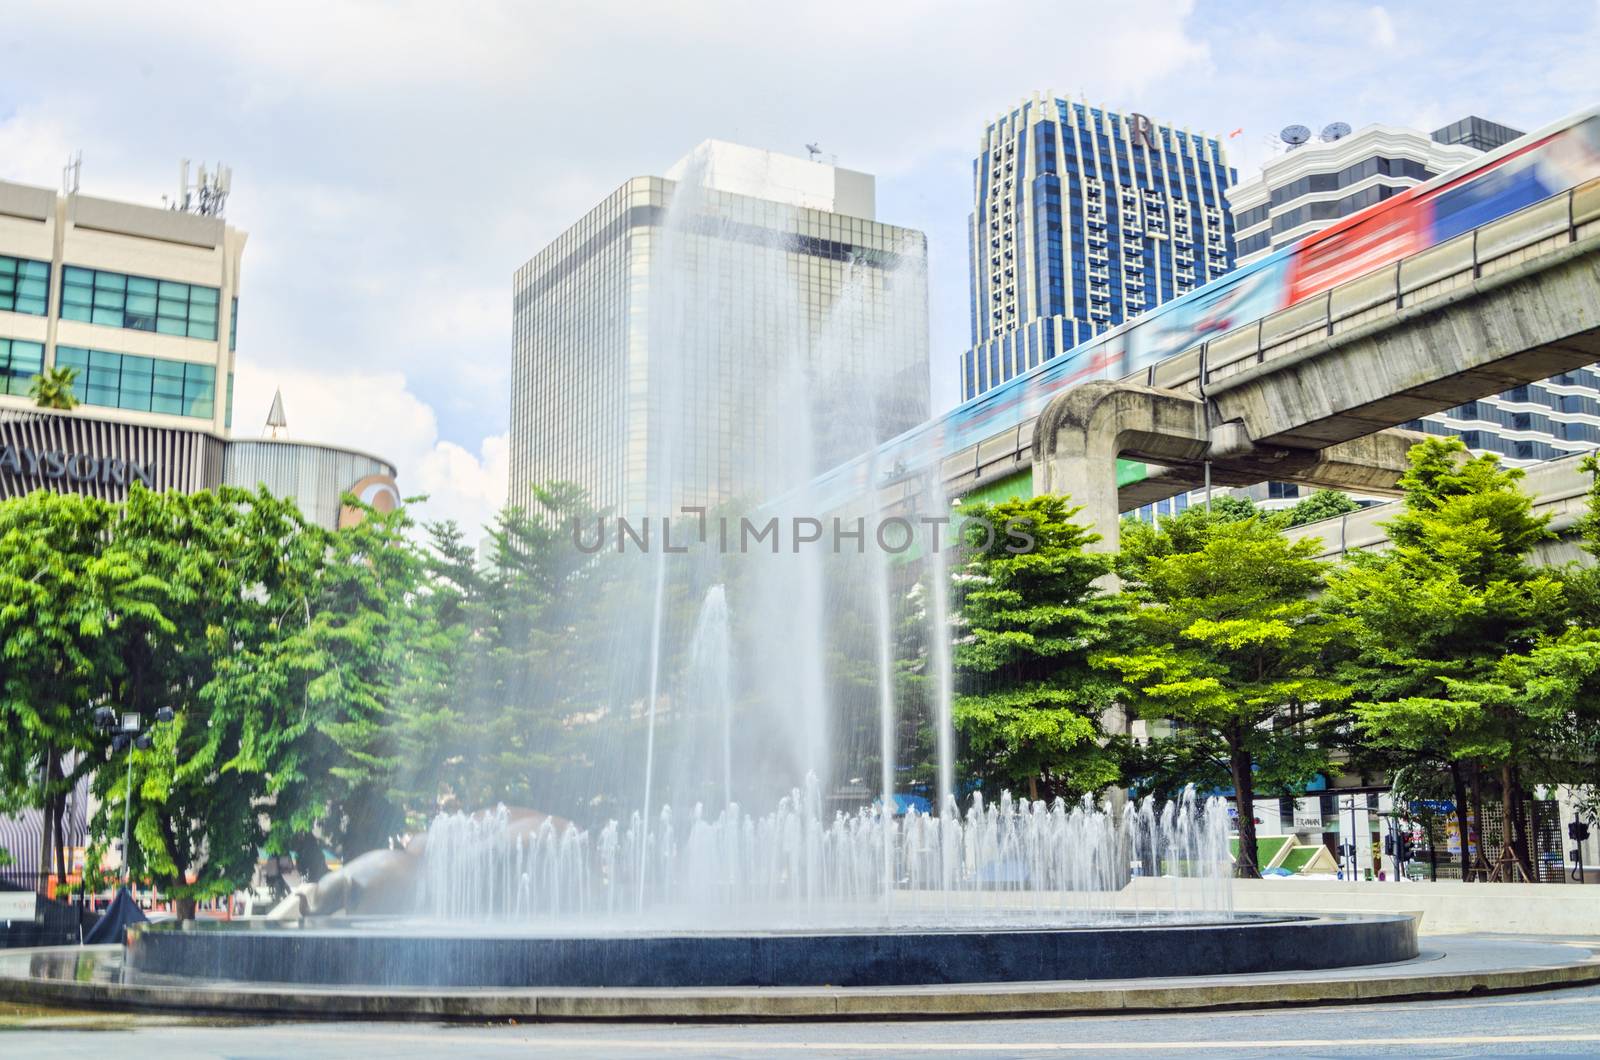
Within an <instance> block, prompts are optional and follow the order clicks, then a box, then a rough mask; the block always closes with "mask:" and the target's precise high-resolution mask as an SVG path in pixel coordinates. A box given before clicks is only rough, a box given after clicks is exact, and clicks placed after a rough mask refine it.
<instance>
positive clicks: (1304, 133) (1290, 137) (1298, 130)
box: [1278, 125, 1311, 151]
mask: <svg viewBox="0 0 1600 1060" xmlns="http://www.w3.org/2000/svg"><path fill="white" fill-rule="evenodd" d="M1278 139H1280V140H1282V141H1283V142H1284V143H1286V144H1288V145H1289V150H1291V151H1293V150H1294V149H1295V148H1296V147H1299V146H1300V145H1301V144H1303V143H1305V142H1306V141H1307V140H1309V139H1311V130H1310V129H1308V128H1306V127H1305V126H1304V125H1285V126H1284V127H1283V131H1282V132H1281V133H1279V134H1278Z"/></svg>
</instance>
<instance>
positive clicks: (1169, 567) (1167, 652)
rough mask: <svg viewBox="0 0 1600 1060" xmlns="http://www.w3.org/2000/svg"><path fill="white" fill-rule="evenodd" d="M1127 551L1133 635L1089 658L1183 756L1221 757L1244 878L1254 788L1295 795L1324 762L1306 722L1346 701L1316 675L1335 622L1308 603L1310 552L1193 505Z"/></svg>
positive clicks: (1318, 573)
mask: <svg viewBox="0 0 1600 1060" xmlns="http://www.w3.org/2000/svg"><path fill="white" fill-rule="evenodd" d="M1132 544H1133V546H1134V548H1135V549H1136V551H1134V552H1132V553H1131V554H1128V555H1126V556H1125V562H1124V570H1125V571H1126V574H1127V577H1128V582H1127V587H1126V588H1127V592H1128V594H1129V595H1130V596H1131V598H1132V599H1133V600H1134V601H1135V602H1136V603H1137V605H1138V606H1137V609H1136V611H1135V613H1134V620H1133V624H1134V630H1135V632H1136V636H1135V638H1134V639H1133V640H1132V642H1131V645H1130V647H1129V648H1128V649H1126V650H1121V651H1105V652H1102V653H1100V654H1099V655H1098V656H1097V658H1096V660H1095V661H1096V663H1097V665H1100V666H1103V667H1105V668H1107V669H1109V670H1111V671H1114V672H1116V673H1118V674H1119V675H1120V676H1121V679H1122V682H1123V694H1124V696H1125V699H1126V702H1127V703H1128V704H1129V705H1130V706H1131V707H1132V708H1134V709H1135V710H1137V711H1138V713H1139V714H1140V716H1142V717H1144V718H1145V719H1147V720H1155V719H1170V720H1171V721H1173V722H1174V723H1175V725H1176V726H1177V728H1178V735H1177V736H1176V737H1174V738H1175V739H1178V740H1180V741H1182V742H1183V743H1185V744H1188V745H1190V746H1187V747H1185V748H1183V749H1182V756H1187V757H1189V758H1193V757H1194V756H1195V755H1196V753H1197V751H1203V749H1204V748H1205V746H1206V745H1207V744H1208V743H1209V744H1210V745H1211V746H1213V747H1214V748H1215V754H1216V756H1217V757H1218V758H1219V759H1221V760H1223V761H1225V762H1226V764H1227V772H1228V776H1229V779H1230V780H1231V781H1232V784H1233V790H1234V795H1235V799H1236V800H1237V804H1238V810H1239V818H1238V819H1239V859H1238V863H1237V866H1236V872H1237V874H1238V875H1240V876H1244V877H1252V878H1253V877H1257V876H1259V875H1260V867H1259V866H1258V865H1257V864H1256V836H1255V823H1254V818H1253V816H1252V811H1253V807H1254V800H1255V796H1256V793H1257V791H1258V790H1270V791H1272V793H1274V794H1293V793H1296V792H1298V791H1302V790H1303V787H1304V784H1305V783H1306V782H1307V781H1309V780H1310V779H1311V777H1312V776H1313V775H1314V774H1315V773H1317V772H1318V771H1319V770H1321V769H1323V768H1325V762H1324V756H1323V754H1322V752H1321V750H1320V748H1319V744H1318V741H1317V731H1316V730H1317V729H1318V727H1319V725H1318V722H1319V719H1321V718H1322V717H1323V716H1324V715H1325V714H1326V713H1327V712H1329V711H1330V710H1331V709H1332V708H1334V707H1336V706H1337V705H1338V704H1341V703H1342V702H1343V701H1344V700H1345V699H1346V698H1347V697H1348V696H1349V693H1350V689H1349V687H1348V686H1347V685H1345V684H1343V683H1342V682H1339V681H1336V680H1332V679H1330V678H1328V677H1326V676H1324V675H1325V665H1324V659H1325V656H1326V653H1327V651H1328V647H1329V644H1330V643H1331V642H1332V641H1333V640H1334V639H1335V638H1337V637H1338V636H1339V626H1338V624H1337V623H1335V622H1333V621H1330V620H1329V619H1328V618H1327V617H1326V616H1325V615H1324V614H1323V613H1322V611H1321V610H1320V609H1319V608H1318V607H1317V605H1316V603H1315V602H1314V601H1313V600H1312V599H1311V597H1312V595H1313V594H1314V593H1316V592H1317V590H1319V589H1320V588H1321V587H1322V583H1323V564H1322V563H1320V562H1318V560H1317V559H1316V556H1317V552H1318V551H1319V548H1318V544H1317V542H1315V541H1300V542H1295V543H1293V544H1291V543H1289V542H1288V541H1286V540H1285V539H1284V538H1283V536H1282V535H1280V534H1279V533H1278V532H1277V531H1276V530H1275V529H1274V528H1273V527H1271V526H1270V525H1268V524H1267V523H1266V522H1265V521H1263V520H1261V519H1260V518H1247V519H1243V520H1238V521H1231V522H1230V521H1223V520H1221V519H1218V518H1216V517H1215V515H1208V514H1207V513H1205V512H1204V511H1203V510H1198V511H1196V512H1194V513H1193V514H1189V513H1185V515H1184V516H1180V517H1177V518H1174V519H1168V520H1163V522H1162V524H1161V526H1160V527H1158V528H1157V529H1156V530H1155V531H1154V532H1153V533H1150V534H1145V535H1141V536H1138V537H1136V539H1135V540H1134V542H1132Z"/></svg>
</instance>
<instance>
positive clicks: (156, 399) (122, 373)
mask: <svg viewBox="0 0 1600 1060" xmlns="http://www.w3.org/2000/svg"><path fill="white" fill-rule="evenodd" d="M56 364H57V365H58V366H61V367H66V368H76V369H77V370H78V381H77V384H76V386H75V387H74V392H75V393H76V394H77V396H78V400H79V401H82V402H83V403H84V404H85V405H100V406H103V407H105V408H113V409H129V410H131V411H133V412H160V413H164V414H166V415H168V416H193V417H195V418H197V419H204V420H209V419H211V417H212V415H213V413H214V411H215V408H216V394H217V370H216V368H215V366H213V365H209V364H190V363H189V362H187V361H169V360H166V359H165V358H160V357H139V356H136V355H134V354H131V353H107V352H106V351H104V350H86V349H83V348H82V347H79V346H58V347H56Z"/></svg>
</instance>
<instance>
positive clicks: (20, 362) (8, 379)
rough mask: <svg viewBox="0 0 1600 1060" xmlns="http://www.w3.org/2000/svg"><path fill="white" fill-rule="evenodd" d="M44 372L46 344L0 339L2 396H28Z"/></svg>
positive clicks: (0, 386)
mask: <svg viewBox="0 0 1600 1060" xmlns="http://www.w3.org/2000/svg"><path fill="white" fill-rule="evenodd" d="M42 371H44V343H42V342H25V341H23V340H22V339H0V394H18V395H26V394H27V393H28V388H29V387H30V386H32V385H33V377H34V376H36V375H38V374H39V373H40V372H42Z"/></svg>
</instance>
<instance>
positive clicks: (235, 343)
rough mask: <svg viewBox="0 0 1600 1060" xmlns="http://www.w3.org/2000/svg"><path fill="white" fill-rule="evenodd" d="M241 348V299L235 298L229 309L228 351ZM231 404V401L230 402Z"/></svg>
mask: <svg viewBox="0 0 1600 1060" xmlns="http://www.w3.org/2000/svg"><path fill="white" fill-rule="evenodd" d="M238 348H239V299H237V298H235V299H233V302H232V305H231V306H230V307H229V309H228V352H229V353H232V352H233V351H234V350H237V349H238ZM230 404H231V402H230Z"/></svg>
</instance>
